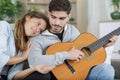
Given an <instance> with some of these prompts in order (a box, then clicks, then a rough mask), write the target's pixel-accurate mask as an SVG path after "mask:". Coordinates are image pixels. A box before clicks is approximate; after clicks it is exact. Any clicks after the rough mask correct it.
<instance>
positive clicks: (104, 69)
mask: <svg viewBox="0 0 120 80" xmlns="http://www.w3.org/2000/svg"><path fill="white" fill-rule="evenodd" d="M70 11H71V4H70V2H69V0H51V2H50V4H49V13H48V16H49V22H50V26H51V28H50V29H48V30H46V31H44V32H43V33H42V34H41V35H39V36H37V37H34V38H32V39H31V40H32V42H33V47H32V50H31V52H30V55H29V57H28V61H29V65H30V67H32V66H34V65H37V64H50V65H51V66H53V67H55V66H56V65H60V64H62V63H63V62H64V60H65V59H70V60H77V61H79V60H80V59H82V58H83V57H84V54H83V53H82V52H80V51H79V50H78V49H76V48H74V47H73V48H72V49H71V50H70V51H63V52H57V53H54V54H52V55H45V54H46V53H45V51H46V49H47V48H48V47H49V46H50V45H52V44H55V43H58V42H72V41H74V40H75V39H76V38H77V37H78V36H79V35H80V32H79V31H78V30H77V29H76V28H75V27H74V26H73V25H70V24H67V22H68V21H69V19H70ZM115 40H116V38H111V39H110V41H111V43H109V44H107V45H105V46H108V45H112V44H113V43H114V41H115ZM52 80H53V79H52ZM86 80H114V69H113V67H112V66H111V65H108V64H105V63H103V64H100V65H98V66H95V67H94V68H92V69H91V70H90V72H89V74H88V76H87V78H86Z"/></svg>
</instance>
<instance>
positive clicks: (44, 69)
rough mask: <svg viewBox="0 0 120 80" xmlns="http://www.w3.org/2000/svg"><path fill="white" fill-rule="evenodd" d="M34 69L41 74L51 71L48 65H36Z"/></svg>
mask: <svg viewBox="0 0 120 80" xmlns="http://www.w3.org/2000/svg"><path fill="white" fill-rule="evenodd" d="M34 68H35V70H36V71H38V72H40V73H42V74H46V73H48V72H50V71H51V70H52V69H53V67H51V66H50V65H49V64H40V65H36V66H34Z"/></svg>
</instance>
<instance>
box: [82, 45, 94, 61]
mask: <svg viewBox="0 0 120 80" xmlns="http://www.w3.org/2000/svg"><path fill="white" fill-rule="evenodd" d="M81 51H82V52H83V53H84V60H90V59H91V58H92V57H93V55H92V54H91V51H90V49H89V48H87V47H83V48H82V49H81Z"/></svg>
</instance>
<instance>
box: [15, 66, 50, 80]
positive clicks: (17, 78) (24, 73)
mask: <svg viewBox="0 0 120 80" xmlns="http://www.w3.org/2000/svg"><path fill="white" fill-rule="evenodd" d="M51 70H52V67H51V66H50V65H47V64H46V65H42V64H41V65H36V66H34V67H32V68H28V69H26V70H24V71H21V72H19V73H17V74H16V75H15V76H14V78H13V80H22V79H24V78H25V77H27V76H28V75H30V74H31V73H33V72H35V71H38V72H40V73H42V74H46V73H48V72H49V71H51Z"/></svg>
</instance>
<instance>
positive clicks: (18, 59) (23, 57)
mask: <svg viewBox="0 0 120 80" xmlns="http://www.w3.org/2000/svg"><path fill="white" fill-rule="evenodd" d="M31 46H32V43H31V41H28V43H27V49H26V50H25V51H23V53H22V55H21V56H13V57H10V59H9V61H8V62H7V65H13V64H17V63H20V62H22V61H24V60H26V59H27V58H28V55H29V52H30V50H31Z"/></svg>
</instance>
